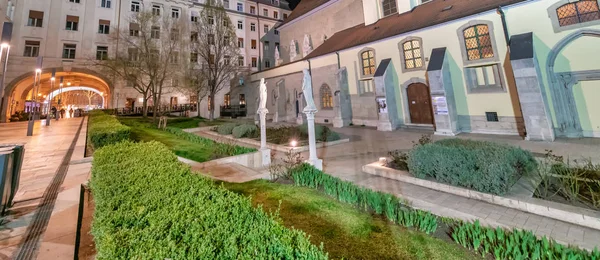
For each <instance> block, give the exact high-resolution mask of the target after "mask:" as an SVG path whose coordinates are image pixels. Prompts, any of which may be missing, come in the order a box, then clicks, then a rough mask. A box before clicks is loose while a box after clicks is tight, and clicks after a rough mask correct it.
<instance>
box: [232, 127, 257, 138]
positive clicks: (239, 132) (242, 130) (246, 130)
mask: <svg viewBox="0 0 600 260" xmlns="http://www.w3.org/2000/svg"><path fill="white" fill-rule="evenodd" d="M257 132H258V127H256V125H250V124H243V125H238V126H236V127H235V128H233V130H232V131H231V134H232V135H233V137H235V138H243V137H250V136H251V135H253V134H255V133H257Z"/></svg>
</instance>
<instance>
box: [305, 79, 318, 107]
mask: <svg viewBox="0 0 600 260" xmlns="http://www.w3.org/2000/svg"><path fill="white" fill-rule="evenodd" d="M302 72H303V73H304V78H303V79H302V95H303V96H304V99H305V100H306V107H305V108H304V110H305V111H316V110H317V106H316V105H315V101H314V99H313V90H312V82H311V79H310V73H309V72H308V69H303V70H302Z"/></svg>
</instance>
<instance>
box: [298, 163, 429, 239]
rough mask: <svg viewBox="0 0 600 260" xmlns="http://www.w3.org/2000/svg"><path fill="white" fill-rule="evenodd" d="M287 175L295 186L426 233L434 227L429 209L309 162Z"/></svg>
mask: <svg viewBox="0 0 600 260" xmlns="http://www.w3.org/2000/svg"><path fill="white" fill-rule="evenodd" d="M290 175H291V176H292V179H293V180H294V183H295V184H296V185H297V186H306V187H310V188H313V189H318V190H321V191H323V192H325V194H327V195H329V196H332V197H334V198H336V199H337V200H339V201H341V202H345V203H349V204H353V205H355V206H357V207H358V208H360V209H363V210H366V211H370V212H374V213H376V214H379V215H384V216H385V217H386V218H387V219H388V220H390V221H391V222H394V223H398V224H399V225H403V226H405V227H415V228H417V229H419V230H421V231H423V232H425V233H427V234H429V233H433V232H435V230H436V229H437V225H438V223H437V217H436V216H434V215H432V214H431V213H429V212H424V211H421V210H414V209H411V208H409V207H407V206H406V205H403V204H402V203H400V200H399V199H398V198H397V197H396V196H394V195H392V194H388V193H383V192H378V191H373V190H371V189H367V188H361V187H358V186H356V185H355V184H354V183H352V182H349V181H343V180H341V179H339V178H336V177H333V176H331V175H328V174H325V173H323V172H322V171H319V170H317V169H316V168H314V167H312V166H310V165H308V164H302V165H300V166H298V167H296V168H293V169H292V170H291V173H290Z"/></svg>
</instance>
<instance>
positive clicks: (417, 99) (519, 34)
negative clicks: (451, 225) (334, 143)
mask: <svg viewBox="0 0 600 260" xmlns="http://www.w3.org/2000/svg"><path fill="white" fill-rule="evenodd" d="M341 3H344V1H343V0H330V1H320V2H319V4H320V5H316V6H314V7H313V9H312V10H316V11H313V12H311V10H309V11H306V10H304V11H303V14H302V15H300V16H298V17H297V16H295V15H294V12H296V11H294V12H293V13H292V15H291V17H290V18H295V19H298V22H300V21H301V20H302V19H300V18H303V19H305V20H315V21H316V20H318V19H325V18H324V17H323V14H320V13H319V11H320V10H327V6H333V5H335V4H341ZM361 3H362V6H361V8H362V13H363V17H359V16H358V15H355V16H354V20H353V21H355V22H358V23H357V24H358V25H356V26H349V27H346V28H343V27H345V26H341V27H335V26H333V25H331V24H328V28H319V29H316V30H315V31H314V32H310V31H306V30H305V29H304V28H302V29H301V28H297V29H291V28H290V31H286V27H285V26H286V25H287V24H289V25H292V24H294V20H287V21H286V22H285V23H284V24H283V26H280V27H279V29H280V35H281V36H280V37H281V39H282V42H284V43H285V42H286V40H288V39H289V38H290V37H291V38H293V39H294V40H298V37H300V36H301V35H306V34H309V35H308V36H304V37H305V38H307V37H308V38H310V39H313V43H314V42H315V41H314V39H315V38H317V39H318V38H319V37H320V35H322V34H326V33H323V32H324V31H327V30H331V31H332V32H333V34H332V35H330V36H329V35H328V37H327V38H326V39H325V40H324V41H323V42H319V44H316V45H315V46H314V49H313V50H311V51H309V52H305V53H302V55H300V56H296V57H293V58H292V57H290V58H289V59H288V58H285V57H284V62H283V65H281V66H278V67H276V68H272V69H269V70H265V71H261V72H259V73H255V74H253V75H252V79H251V80H252V84H253V88H250V89H257V88H258V87H257V84H258V81H259V80H260V79H261V78H265V79H266V81H267V84H268V89H269V91H270V92H274V93H278V94H277V95H276V96H277V97H278V99H277V100H276V101H274V102H267V103H268V104H270V105H271V107H270V108H269V111H270V112H271V111H275V112H277V113H276V114H274V115H273V116H277V117H278V118H276V119H274V120H286V121H290V122H299V123H300V122H303V118H302V113H301V110H302V108H303V102H304V98H303V97H302V90H301V89H302V70H303V69H309V70H310V72H311V75H312V87H313V93H314V97H313V98H314V100H315V103H317V105H318V106H320V107H319V112H318V113H317V115H316V118H317V122H319V123H329V124H333V125H334V126H336V127H343V126H347V125H349V124H354V125H366V126H373V127H377V128H378V129H379V130H382V131H391V130H394V129H397V128H405V127H408V128H410V127H415V128H430V129H434V130H435V132H436V134H443V135H455V134H459V133H461V132H468V133H486V134H506V135H521V136H523V137H524V138H526V139H528V140H546V141H550V140H554V139H555V138H556V137H600V107H598V105H597V104H599V103H598V102H596V101H595V100H597V99H599V98H600V62H598V60H600V59H599V58H600V57H596V56H598V54H596V52H595V51H594V49H595V48H596V47H594V46H600V45H598V44H600V10H599V7H598V6H599V2H598V1H597V0H579V1H567V0H479V1H462V0H431V1H418V0H415V1H413V0H382V1H362V2H361ZM299 7H300V6H299ZM338 10H339V9H338ZM353 11H355V10H353ZM354 13H357V12H356V11H355V12H354ZM313 15H314V16H315V17H312V16H313ZM325 16H326V15H325ZM359 18H362V20H360V21H358V19H359ZM322 24H323V25H325V24H326V23H322ZM347 24H349V25H350V24H352V22H348V23H347ZM290 45H292V44H290ZM301 52H302V49H300V51H299V52H296V54H298V53H301ZM293 54H294V53H292V56H293ZM247 95H250V94H247ZM270 97H271V96H270ZM273 113H274V112H273Z"/></svg>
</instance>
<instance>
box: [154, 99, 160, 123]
mask: <svg viewBox="0 0 600 260" xmlns="http://www.w3.org/2000/svg"><path fill="white" fill-rule="evenodd" d="M153 92H154V91H153ZM152 100H154V109H153V110H152V123H154V124H156V123H157V121H156V114H158V110H159V109H160V108H159V107H158V106H157V102H156V100H159V99H156V93H152ZM158 104H159V105H160V102H158Z"/></svg>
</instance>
